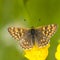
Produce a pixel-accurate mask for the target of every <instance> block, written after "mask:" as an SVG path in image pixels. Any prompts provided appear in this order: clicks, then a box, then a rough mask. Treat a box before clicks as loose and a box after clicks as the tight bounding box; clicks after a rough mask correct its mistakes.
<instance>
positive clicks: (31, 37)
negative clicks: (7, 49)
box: [8, 24, 57, 49]
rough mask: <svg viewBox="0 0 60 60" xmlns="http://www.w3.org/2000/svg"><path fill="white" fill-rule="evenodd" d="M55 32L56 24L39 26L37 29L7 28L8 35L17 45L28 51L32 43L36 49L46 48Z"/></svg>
mask: <svg viewBox="0 0 60 60" xmlns="http://www.w3.org/2000/svg"><path fill="white" fill-rule="evenodd" d="M56 30H57V25H56V24H50V25H46V26H41V27H39V28H33V31H34V32H33V33H32V32H31V31H32V28H31V29H23V28H16V27H9V28H8V31H9V33H10V34H11V35H12V36H13V37H14V38H15V39H17V40H18V42H19V45H20V46H21V47H22V48H24V49H30V48H32V47H33V45H34V43H35V44H37V46H38V47H43V46H46V45H47V44H48V43H49V42H50V38H51V37H52V35H54V33H55V32H56Z"/></svg>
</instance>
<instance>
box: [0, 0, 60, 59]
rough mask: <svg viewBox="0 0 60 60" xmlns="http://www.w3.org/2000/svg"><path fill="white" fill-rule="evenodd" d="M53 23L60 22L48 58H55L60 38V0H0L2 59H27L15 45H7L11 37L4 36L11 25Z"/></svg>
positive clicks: (0, 45) (0, 54)
mask: <svg viewBox="0 0 60 60" xmlns="http://www.w3.org/2000/svg"><path fill="white" fill-rule="evenodd" d="M24 19H25V20H26V21H24ZM52 23H53V24H54V23H55V24H58V30H57V32H56V34H55V35H54V36H53V37H52V39H51V43H50V44H51V46H50V48H49V55H48V57H47V60H55V52H56V47H57V44H58V43H57V42H58V39H59V38H60V36H59V34H60V28H59V26H60V0H0V40H1V42H0V57H1V58H0V60H25V58H24V57H23V55H21V54H22V53H20V54H19V52H18V51H17V49H16V48H15V47H14V45H12V46H13V47H12V46H8V47H7V46H5V43H6V42H5V40H9V39H8V37H6V39H4V36H5V35H7V34H8V33H7V28H8V27H9V26H16V24H17V25H20V26H22V27H31V26H34V27H37V26H42V25H48V24H52ZM8 35H9V34H8ZM9 38H10V40H12V38H11V37H9ZM7 43H9V42H7ZM16 54H17V56H16Z"/></svg>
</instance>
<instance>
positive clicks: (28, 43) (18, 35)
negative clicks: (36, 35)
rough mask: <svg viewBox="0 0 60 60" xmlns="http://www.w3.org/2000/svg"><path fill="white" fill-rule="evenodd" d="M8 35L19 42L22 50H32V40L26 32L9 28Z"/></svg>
mask: <svg viewBox="0 0 60 60" xmlns="http://www.w3.org/2000/svg"><path fill="white" fill-rule="evenodd" d="M8 31H9V33H10V34H11V35H12V36H13V37H14V38H15V39H16V40H18V42H19V45H20V46H21V47H22V48H24V49H29V48H32V45H33V44H32V40H31V38H30V36H28V30H27V29H22V28H16V27H9V28H8Z"/></svg>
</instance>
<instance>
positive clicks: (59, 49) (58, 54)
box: [55, 44, 60, 60]
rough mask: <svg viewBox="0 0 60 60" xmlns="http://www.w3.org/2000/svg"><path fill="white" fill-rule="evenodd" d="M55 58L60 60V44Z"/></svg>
mask: <svg viewBox="0 0 60 60" xmlns="http://www.w3.org/2000/svg"><path fill="white" fill-rule="evenodd" d="M55 57H56V59H57V60H60V44H59V45H58V46H57V52H56V53H55Z"/></svg>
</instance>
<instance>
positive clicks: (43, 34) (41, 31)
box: [37, 24, 57, 47]
mask: <svg viewBox="0 0 60 60" xmlns="http://www.w3.org/2000/svg"><path fill="white" fill-rule="evenodd" d="M56 30H57V25H56V24H51V25H47V26H41V27H39V28H37V31H38V34H37V35H38V36H37V43H38V46H39V47H42V46H46V45H47V44H48V43H49V42H50V38H51V37H52V35H54V33H55V32H56ZM39 35H40V37H39Z"/></svg>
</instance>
